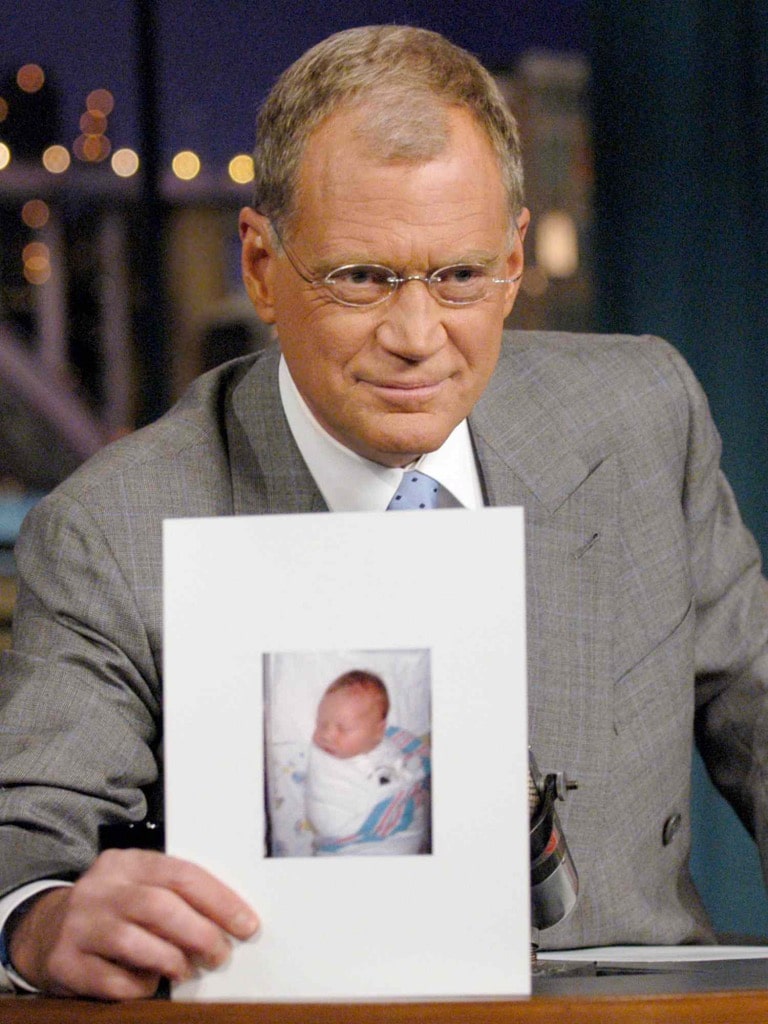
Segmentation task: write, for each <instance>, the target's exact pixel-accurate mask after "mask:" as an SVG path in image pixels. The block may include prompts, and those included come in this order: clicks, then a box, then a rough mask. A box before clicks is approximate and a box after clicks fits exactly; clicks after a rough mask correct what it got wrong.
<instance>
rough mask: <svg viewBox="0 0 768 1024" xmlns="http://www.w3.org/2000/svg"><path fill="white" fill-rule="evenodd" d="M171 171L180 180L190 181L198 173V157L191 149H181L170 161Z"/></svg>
mask: <svg viewBox="0 0 768 1024" xmlns="http://www.w3.org/2000/svg"><path fill="white" fill-rule="evenodd" d="M171 167H172V168H173V173H174V174H175V175H176V177H177V178H181V180H182V181H192V179H193V178H196V177H197V175H198V174H199V173H200V157H199V156H198V155H197V153H193V152H192V150H191V149H183V150H182V151H181V152H180V153H177V154H176V156H175V157H174V158H173V160H172V161H171Z"/></svg>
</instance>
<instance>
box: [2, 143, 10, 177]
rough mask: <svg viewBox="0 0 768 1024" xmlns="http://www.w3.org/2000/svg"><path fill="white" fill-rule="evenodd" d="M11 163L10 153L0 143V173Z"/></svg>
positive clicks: (3, 144) (4, 145)
mask: <svg viewBox="0 0 768 1024" xmlns="http://www.w3.org/2000/svg"><path fill="white" fill-rule="evenodd" d="M10 162H11V151H10V149H8V147H7V146H6V144H5V143H4V142H0V171H3V170H5V168H6V167H7V166H8V164H9V163H10Z"/></svg>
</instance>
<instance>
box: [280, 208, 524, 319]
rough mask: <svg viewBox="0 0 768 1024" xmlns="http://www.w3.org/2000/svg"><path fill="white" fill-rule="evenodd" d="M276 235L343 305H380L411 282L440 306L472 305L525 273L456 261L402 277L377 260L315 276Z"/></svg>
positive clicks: (307, 276) (313, 280)
mask: <svg viewBox="0 0 768 1024" xmlns="http://www.w3.org/2000/svg"><path fill="white" fill-rule="evenodd" d="M273 227H274V226H273ZM275 234H277V232H275ZM277 237H278V240H279V242H280V244H281V246H282V247H283V251H284V252H285V255H286V256H287V257H288V262H289V263H290V264H291V266H292V267H293V269H294V270H295V271H296V273H297V274H298V275H299V277H300V278H301V279H302V280H303V281H306V282H307V284H310V285H312V287H313V288H325V290H326V291H327V292H328V294H329V295H330V297H331V298H332V299H333V301H334V302H338V303H340V304H341V305H342V306H357V307H360V306H378V305H380V304H381V303H382V302H386V301H387V299H388V298H389V297H390V296H392V295H394V294H395V292H396V291H397V290H398V288H400V286H401V285H404V284H407V283H408V282H409V281H421V282H422V284H425V285H426V286H427V288H428V289H429V294H430V295H431V296H432V297H433V298H434V299H435V300H436V301H437V302H439V303H440V305H441V306H471V305H472V304H473V303H474V302H482V301H483V299H485V298H487V297H488V295H489V294H490V293H491V291H492V289H493V287H494V286H495V285H499V284H513V283H514V282H515V281H519V280H520V278H521V276H522V274H518V275H517V276H516V277H494V276H493V273H492V271H491V269H490V267H487V266H484V265H483V264H482V263H456V264H452V265H451V266H448V267H440V268H439V269H438V270H433V271H432V273H430V274H407V275H406V276H403V277H401V276H400V275H399V274H397V273H396V272H395V271H394V270H391V269H390V268H389V267H383V266H381V265H380V264H378V263H350V264H345V265H344V266H343V267H336V268H335V269H334V270H331V271H329V272H328V273H327V274H325V275H324V276H323V277H313V276H312V274H311V273H310V272H309V270H308V269H307V268H306V267H304V266H303V264H302V263H301V261H300V260H299V258H298V257H297V256H296V255H295V254H293V253H291V251H290V249H289V248H288V247H287V246H286V244H285V242H284V241H283V239H282V238H280V236H279V235H278V236H277Z"/></svg>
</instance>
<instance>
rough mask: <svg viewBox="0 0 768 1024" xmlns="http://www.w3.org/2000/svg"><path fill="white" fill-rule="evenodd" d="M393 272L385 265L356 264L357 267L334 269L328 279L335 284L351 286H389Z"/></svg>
mask: <svg viewBox="0 0 768 1024" xmlns="http://www.w3.org/2000/svg"><path fill="white" fill-rule="evenodd" d="M391 276H392V272H391V271H389V270H387V269H386V268H385V267H374V266H364V265H362V264H361V265H360V266H355V267H342V268H341V269H339V270H334V271H333V273H331V274H329V275H328V280H329V281H332V282H333V283H334V284H339V285H342V286H345V287H346V286H351V287H361V288H365V287H370V286H373V287H379V286H382V285H383V286H385V287H386V286H387V285H388V282H389V279H390V277H391Z"/></svg>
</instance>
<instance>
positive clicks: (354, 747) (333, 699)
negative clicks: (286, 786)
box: [306, 669, 429, 855]
mask: <svg viewBox="0 0 768 1024" xmlns="http://www.w3.org/2000/svg"><path fill="white" fill-rule="evenodd" d="M388 714H389V695H388V693H387V688H386V686H385V685H384V683H383V682H382V680H381V679H380V678H379V677H378V676H377V675H374V673H373V672H367V671H365V670H363V669H353V670H352V671H350V672H345V673H344V674H343V675H341V676H339V678H338V679H336V680H334V681H333V682H332V683H331V684H330V686H329V687H328V689H327V690H326V691H325V693H324V694H323V697H322V699H321V701H320V703H319V705H318V708H317V719H316V722H315V731H314V733H313V736H312V746H311V748H310V752H309V762H308V770H307V790H306V796H307V817H308V819H309V823H310V825H311V826H312V828H313V830H314V832H315V841H314V851H315V853H317V854H331V853H341V854H355V855H361V854H382V853H401V854H405V853H424V852H427V847H428V838H427V837H428V818H429V815H428V806H427V804H428V795H429V757H428V755H427V753H426V751H425V750H424V745H423V744H421V743H420V742H419V741H417V740H416V739H415V738H414V737H413V736H412V735H411V734H410V733H407V732H405V731H404V730H402V729H398V728H396V727H390V728H387V715H388Z"/></svg>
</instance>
